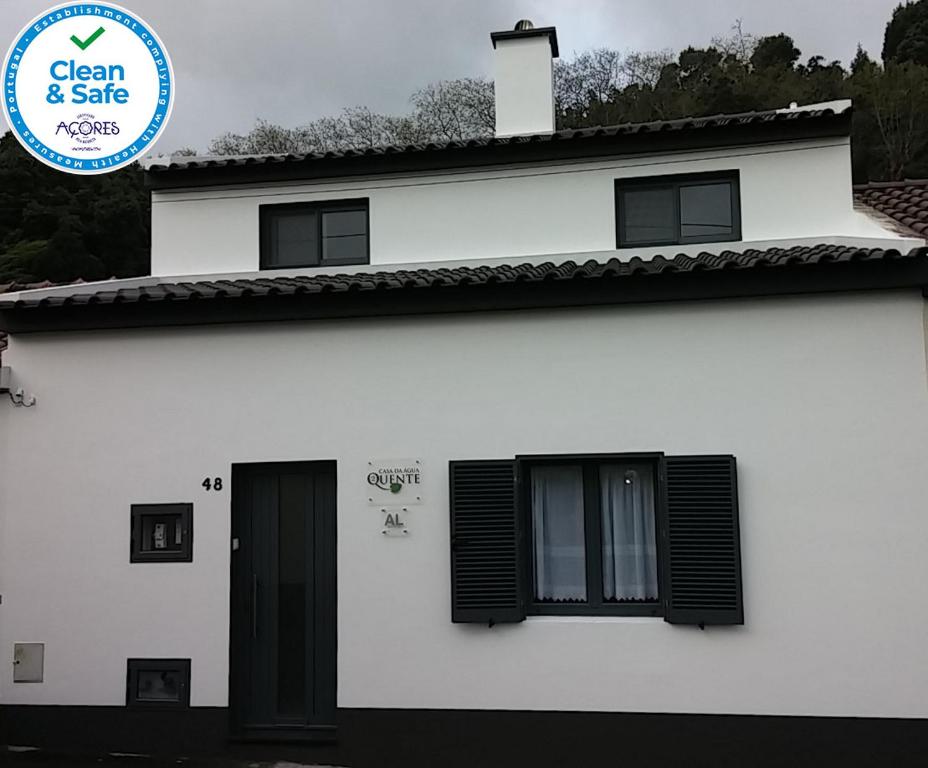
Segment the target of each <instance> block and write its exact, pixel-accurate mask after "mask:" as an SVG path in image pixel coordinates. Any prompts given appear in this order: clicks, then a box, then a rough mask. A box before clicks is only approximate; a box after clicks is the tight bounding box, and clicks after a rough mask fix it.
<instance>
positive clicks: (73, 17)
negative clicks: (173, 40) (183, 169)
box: [2, 3, 174, 174]
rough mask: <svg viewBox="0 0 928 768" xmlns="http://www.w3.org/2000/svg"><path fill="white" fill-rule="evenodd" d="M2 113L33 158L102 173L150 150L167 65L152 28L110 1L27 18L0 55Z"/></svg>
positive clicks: (162, 107)
mask: <svg viewBox="0 0 928 768" xmlns="http://www.w3.org/2000/svg"><path fill="white" fill-rule="evenodd" d="M2 71H3V112H4V116H5V117H6V119H7V122H8V123H9V124H10V128H12V130H13V133H14V135H15V136H16V138H17V139H18V140H19V142H20V144H22V145H23V147H25V148H26V150H27V151H28V152H29V153H30V154H31V155H33V156H34V157H35V158H37V159H38V160H41V161H42V162H43V163H45V164H46V165H50V166H51V167H53V168H57V169H58V170H61V171H66V172H68V173H76V174H96V173H108V172H109V171H114V170H116V169H118V168H122V167H123V166H125V165H128V164H130V163H132V162H135V161H136V160H138V159H139V158H141V157H142V156H144V155H146V154H148V153H150V152H151V149H152V147H153V146H154V144H155V141H157V139H158V137H159V136H160V135H161V133H162V131H163V130H164V128H165V126H166V125H167V123H168V120H169V119H170V117H171V107H172V105H173V102H174V72H173V70H172V68H171V59H170V57H169V56H168V53H167V51H166V50H165V48H164V45H163V44H162V42H161V40H160V38H159V37H158V35H157V34H156V33H155V32H154V30H153V29H152V28H151V26H150V25H148V24H147V23H145V22H144V21H143V20H142V19H140V18H139V17H138V16H137V15H136V14H134V13H132V12H130V11H127V10H126V9H125V8H121V7H120V6H118V5H112V4H111V3H65V4H64V5H59V6H56V7H54V8H51V9H49V10H47V11H45V13H42V14H40V15H39V16H36V17H35V18H34V19H33V20H32V21H30V22H29V23H28V24H27V25H26V26H25V27H24V28H23V30H22V31H21V32H20V33H19V35H18V36H17V37H16V39H15V40H14V42H13V44H12V46H11V47H10V50H9V52H8V53H7V55H6V58H5V59H4V61H3V70H2Z"/></svg>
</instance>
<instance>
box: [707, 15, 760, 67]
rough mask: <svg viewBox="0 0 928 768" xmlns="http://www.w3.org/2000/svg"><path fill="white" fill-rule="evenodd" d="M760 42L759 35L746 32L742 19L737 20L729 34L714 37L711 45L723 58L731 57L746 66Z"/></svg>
mask: <svg viewBox="0 0 928 768" xmlns="http://www.w3.org/2000/svg"><path fill="white" fill-rule="evenodd" d="M758 41H759V38H758V37H757V35H752V34H751V33H750V32H745V31H744V23H743V21H742V20H741V19H735V23H734V24H732V25H731V28H730V29H729V30H728V34H727V35H717V36H716V37H713V38H712V42H711V45H712V47H713V48H715V49H717V50H718V51H720V52H721V53H722V55H723V56H731V57H733V58H735V59H737V60H738V61H740V62H742V63H744V64H746V63H747V62H749V61H750V60H751V56H752V55H753V53H754V49H755V48H757V43H758Z"/></svg>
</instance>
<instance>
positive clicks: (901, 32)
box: [883, 0, 928, 65]
mask: <svg viewBox="0 0 928 768" xmlns="http://www.w3.org/2000/svg"><path fill="white" fill-rule="evenodd" d="M907 61H911V62H913V63H915V64H923V65H928V0H918V2H914V3H910V2H907V3H905V4H904V5H899V6H897V7H896V10H894V11H893V15H892V18H891V19H890V20H889V23H888V24H887V25H886V32H885V33H884V35H883V63H884V64H890V63H895V64H902V63H905V62H907Z"/></svg>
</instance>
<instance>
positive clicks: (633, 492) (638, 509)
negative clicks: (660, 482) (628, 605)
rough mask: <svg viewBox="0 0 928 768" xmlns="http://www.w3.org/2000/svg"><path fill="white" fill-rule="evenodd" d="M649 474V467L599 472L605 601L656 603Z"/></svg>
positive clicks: (610, 468)
mask: <svg viewBox="0 0 928 768" xmlns="http://www.w3.org/2000/svg"><path fill="white" fill-rule="evenodd" d="M653 474H654V473H653V470H652V469H651V468H650V467H641V466H639V467H632V466H627V465H626V466H623V465H620V464H606V465H603V466H602V467H600V472H599V477H600V490H601V494H602V510H603V597H604V598H605V599H606V600H656V599H657V543H656V541H655V536H654V477H653Z"/></svg>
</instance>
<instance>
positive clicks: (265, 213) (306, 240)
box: [259, 198, 370, 269]
mask: <svg viewBox="0 0 928 768" xmlns="http://www.w3.org/2000/svg"><path fill="white" fill-rule="evenodd" d="M259 211H260V220H261V269H285V268H292V267H324V266H340V265H346V264H367V263H369V261H370V247H369V245H370V241H369V232H368V201H367V198H359V199H356V200H326V201H323V202H318V203H293V204H284V205H262V206H260V209H259Z"/></svg>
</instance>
